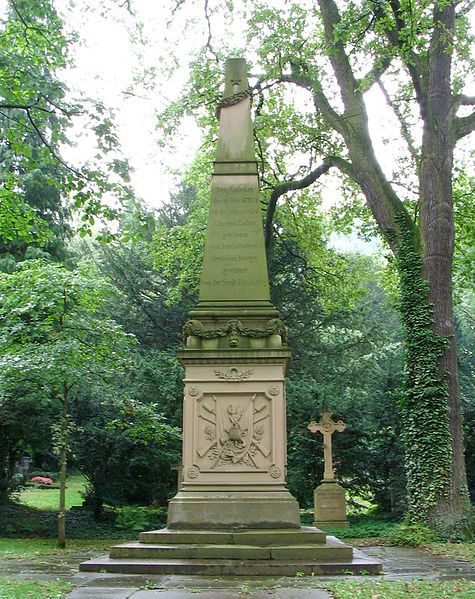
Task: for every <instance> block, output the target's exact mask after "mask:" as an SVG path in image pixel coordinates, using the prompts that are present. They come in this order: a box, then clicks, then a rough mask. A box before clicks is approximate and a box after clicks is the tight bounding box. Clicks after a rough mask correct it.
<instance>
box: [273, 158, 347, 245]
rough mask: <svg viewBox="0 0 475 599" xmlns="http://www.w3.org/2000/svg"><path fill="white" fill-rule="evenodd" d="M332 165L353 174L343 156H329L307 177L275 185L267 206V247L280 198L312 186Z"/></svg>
mask: <svg viewBox="0 0 475 599" xmlns="http://www.w3.org/2000/svg"><path fill="white" fill-rule="evenodd" d="M332 166H337V167H338V168H339V169H340V170H342V171H343V172H345V173H346V174H348V175H349V176H352V166H351V164H350V163H349V162H347V161H346V160H343V158H339V157H338V156H328V157H327V158H325V160H324V161H323V162H322V164H320V166H318V167H317V168H316V169H314V170H313V171H312V172H310V173H309V174H308V175H307V176H306V177H303V179H300V180H298V181H287V182H285V183H281V184H280V185H277V186H276V187H274V190H273V192H272V194H271V196H270V200H269V204H268V206H267V212H266V220H265V245H266V249H268V248H269V247H270V242H271V239H272V221H273V219H274V214H275V209H276V206H277V201H278V199H279V198H280V197H281V196H282V195H284V194H286V193H287V192H289V191H295V190H297V189H305V188H306V187H310V185H312V183H314V182H315V181H316V180H317V179H318V178H319V177H321V176H322V175H324V174H325V173H326V172H327V171H329V170H330V169H331V168H332Z"/></svg>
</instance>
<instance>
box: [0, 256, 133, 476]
mask: <svg viewBox="0 0 475 599" xmlns="http://www.w3.org/2000/svg"><path fill="white" fill-rule="evenodd" d="M111 292H112V288H111V287H110V285H107V284H106V283H105V282H104V281H101V280H100V279H99V278H97V277H94V276H92V275H91V274H90V273H87V272H86V271H85V270H84V269H83V270H81V271H77V272H69V271H67V270H66V269H64V268H63V267H62V266H60V265H57V264H56V265H55V264H48V263H45V262H42V261H35V260H29V261H27V262H23V263H21V264H19V266H18V267H17V269H16V270H15V271H14V272H12V273H11V274H3V273H0V340H1V344H2V351H1V354H0V364H1V371H0V414H1V424H0V427H1V429H2V436H1V439H2V442H1V443H0V456H1V458H0V465H1V469H0V479H2V480H8V479H10V478H11V476H12V473H13V472H12V471H13V465H14V462H15V460H16V459H17V458H18V457H22V455H23V453H24V452H25V450H26V449H28V448H32V447H35V446H36V447H41V446H42V445H43V444H44V443H45V441H46V442H47V443H49V439H48V435H45V426H46V427H47V428H46V430H50V427H51V430H53V433H54V431H57V427H54V424H55V423H57V421H58V410H59V406H60V405H61V402H64V401H66V397H67V396H71V397H74V393H75V392H76V391H77V389H78V386H79V385H80V384H84V383H85V382H86V381H93V380H97V379H102V378H104V379H107V378H111V377H114V376H117V374H118V373H120V372H124V370H125V369H126V367H127V365H128V364H129V363H130V359H129V352H130V348H131V344H132V343H133V338H132V337H131V336H130V335H127V334H125V333H124V332H123V331H122V329H121V328H120V327H119V326H118V325H117V323H116V322H115V321H113V320H112V319H111V318H108V317H107V316H106V315H105V314H104V313H102V306H103V305H104V302H105V298H106V297H107V295H108V294H110V293H111ZM41 439H43V440H41ZM56 441H59V436H58V435H57V434H56ZM36 443H38V445H36Z"/></svg>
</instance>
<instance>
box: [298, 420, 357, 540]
mask: <svg viewBox="0 0 475 599" xmlns="http://www.w3.org/2000/svg"><path fill="white" fill-rule="evenodd" d="M331 416H332V413H331V412H328V411H324V412H323V416H322V420H321V422H318V423H317V422H315V421H313V422H311V423H310V424H309V425H308V429H309V430H310V431H311V432H312V433H316V432H319V433H322V435H323V446H324V450H323V452H324V453H323V456H324V464H325V469H324V473H323V481H322V484H321V485H320V486H318V487H317V488H316V489H315V492H314V508H315V522H314V523H313V524H314V526H316V527H318V528H323V529H326V528H348V526H349V522H348V520H347V518H346V498H345V490H344V489H343V487H341V486H340V485H339V484H338V483H337V481H336V478H335V473H334V472H333V460H332V435H333V433H334V432H335V431H339V432H341V431H344V430H345V428H346V424H345V423H344V422H342V421H341V420H339V421H338V422H334V421H333V420H332V419H331Z"/></svg>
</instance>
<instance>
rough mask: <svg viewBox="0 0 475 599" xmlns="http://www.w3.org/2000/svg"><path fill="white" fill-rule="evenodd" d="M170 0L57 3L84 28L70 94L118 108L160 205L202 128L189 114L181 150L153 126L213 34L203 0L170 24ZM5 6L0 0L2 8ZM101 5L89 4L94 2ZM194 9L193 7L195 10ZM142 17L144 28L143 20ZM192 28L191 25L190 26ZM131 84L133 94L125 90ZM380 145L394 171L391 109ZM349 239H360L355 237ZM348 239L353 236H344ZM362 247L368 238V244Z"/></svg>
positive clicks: (140, 186) (140, 179) (126, 145)
mask: <svg viewBox="0 0 475 599" xmlns="http://www.w3.org/2000/svg"><path fill="white" fill-rule="evenodd" d="M171 2H172V0H160V1H156V0H136V1H135V3H133V6H136V7H137V13H138V18H135V17H132V16H131V15H130V14H129V13H128V12H127V11H126V10H125V8H118V7H117V4H118V3H117V2H115V1H114V0H102V1H101V2H99V1H96V2H94V1H93V2H91V1H90V0H89V1H88V0H55V5H56V7H57V8H58V9H59V11H60V12H61V13H63V14H64V16H65V21H66V23H70V24H71V26H72V27H73V28H74V29H75V30H76V31H77V32H78V33H79V38H80V43H78V44H76V46H75V47H74V48H73V58H74V62H75V68H74V69H68V70H67V71H65V72H64V73H63V74H62V75H63V77H64V79H65V80H66V82H67V84H68V86H69V87H70V89H71V95H72V96H77V95H79V94H85V95H87V96H90V97H93V98H100V99H101V100H103V102H104V103H105V104H106V105H107V106H109V107H111V108H113V109H114V111H115V114H116V119H115V121H116V126H117V130H118V133H119V138H120V141H121V145H122V149H123V153H124V154H125V155H126V157H128V158H129V160H130V163H131V165H132V167H133V168H134V173H133V175H132V185H133V187H134V189H135V191H136V194H137V195H138V197H140V198H142V199H143V200H144V201H145V203H146V204H147V205H149V206H151V207H154V208H157V207H159V206H160V205H162V204H163V202H166V201H167V200H168V197H169V194H170V192H171V191H172V190H173V188H174V186H175V183H176V180H175V178H174V176H173V175H172V174H171V173H170V172H169V171H168V170H167V168H169V167H175V168H176V167H178V168H184V167H185V166H186V165H187V164H189V163H190V162H191V161H192V159H193V156H194V153H195V152H196V150H197V149H198V147H199V145H200V132H199V131H198V129H197V128H196V126H195V125H194V123H193V122H192V120H191V119H188V120H187V121H186V122H185V123H184V125H183V126H182V136H183V139H182V140H181V142H180V144H179V148H180V149H179V152H171V151H170V150H167V149H165V150H163V149H160V147H159V146H158V144H157V138H158V132H157V131H156V129H155V124H156V111H157V110H160V109H162V108H164V107H165V105H166V103H167V102H168V101H169V100H171V99H173V98H175V97H177V96H178V94H179V92H180V89H181V88H182V86H183V85H185V83H186V80H187V68H186V64H187V59H188V56H189V55H190V53H191V52H192V50H193V49H194V48H197V47H199V46H200V45H201V44H202V43H203V42H204V41H205V40H206V37H207V31H206V29H205V24H204V21H203V19H202V7H201V6H200V7H198V8H194V9H193V8H192V7H193V3H191V2H187V3H186V11H184V10H181V11H178V12H177V13H176V15H175V17H174V21H173V26H172V27H167V23H168V22H169V19H170V12H169V10H167V6H169V5H170V3H171ZM2 5H3V6H5V2H4V0H0V8H1V7H2ZM91 5H92V6H93V7H94V6H95V9H94V10H91V8H90V6H91ZM193 11H195V12H193ZM185 16H186V18H188V19H189V18H196V25H195V27H194V29H188V32H187V34H186V36H184V35H183V23H184V19H185ZM139 19H141V20H142V21H143V28H142V29H141V30H140V31H138V30H137V23H138V22H139ZM216 23H219V21H215V22H214V27H215V29H214V34H217V35H218V34H220V35H225V36H226V37H227V38H232V39H233V41H234V43H235V44H236V45H244V44H243V33H242V32H243V27H242V26H241V25H240V24H239V22H238V23H237V24H236V25H235V26H234V27H232V28H231V27H229V26H225V25H224V22H223V24H220V26H219V27H218V26H217V25H216ZM191 32H192V33H191ZM131 35H132V36H134V35H135V36H136V37H140V36H142V37H143V38H144V39H145V40H146V43H145V44H140V43H133V42H132V41H131ZM170 52H175V53H177V54H178V55H179V56H182V57H183V63H184V65H183V67H182V68H180V69H179V70H178V72H177V73H176V74H175V75H174V77H173V79H171V80H166V81H165V80H163V79H162V80H157V85H156V86H155V87H153V88H150V89H141V88H140V87H139V86H134V84H133V80H134V76H135V75H137V73H139V72H140V70H141V68H142V65H146V66H148V67H151V68H153V67H154V66H159V64H160V57H161V56H164V55H165V56H166V55H167V54H168V53H170ZM128 89H129V90H132V92H133V94H130V93H126V90H128ZM365 98H366V102H367V104H368V109H369V112H370V114H371V115H373V116H374V115H379V114H383V112H384V111H383V110H382V105H383V104H384V100H383V98H382V96H381V93H380V92H379V91H378V89H377V88H376V86H375V87H374V88H373V90H372V91H371V93H369V94H367V96H365ZM371 126H372V128H373V140H374V144H375V149H376V152H377V154H378V156H379V157H381V160H382V166H383V169H385V171H386V172H387V174H389V175H390V172H391V169H392V166H393V165H392V157H393V154H394V148H393V147H390V148H388V146H386V145H384V143H383V137H384V133H385V132H386V133H387V134H388V135H389V134H390V133H391V130H392V129H393V128H394V127H396V123H395V121H393V122H391V121H388V120H387V117H385V120H384V121H378V118H374V119H373V120H372V123H371ZM75 136H77V145H76V147H75V148H66V149H65V157H66V159H68V160H70V161H71V162H72V163H74V162H76V161H77V160H79V161H83V160H85V159H87V157H88V155H89V154H92V153H93V152H94V148H93V146H92V144H91V143H90V142H88V140H87V138H85V137H84V135H83V132H82V130H81V126H80V124H79V126H78V127H77V128H76V129H75V130H73V137H75ZM322 183H323V187H324V194H323V197H324V206H325V205H330V204H331V203H332V202H334V201H335V196H337V195H338V190H337V181H336V178H334V177H333V178H331V177H330V178H329V177H327V178H326V179H325V180H323V179H322ZM350 243H351V244H353V245H354V244H355V243H356V238H354V239H352V240H351V242H350ZM346 245H347V244H346ZM363 247H364V245H363Z"/></svg>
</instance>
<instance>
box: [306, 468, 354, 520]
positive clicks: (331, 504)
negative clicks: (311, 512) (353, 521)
mask: <svg viewBox="0 0 475 599" xmlns="http://www.w3.org/2000/svg"><path fill="white" fill-rule="evenodd" d="M314 507H315V522H314V523H313V524H314V526H316V527H317V528H322V529H324V530H325V529H328V528H348V527H349V525H350V524H349V522H348V520H347V518H346V497H345V489H343V487H341V486H340V485H339V484H338V483H337V482H336V480H335V479H334V478H332V479H329V480H328V479H323V482H322V484H321V485H320V486H318V487H317V488H316V489H315V491H314Z"/></svg>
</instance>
